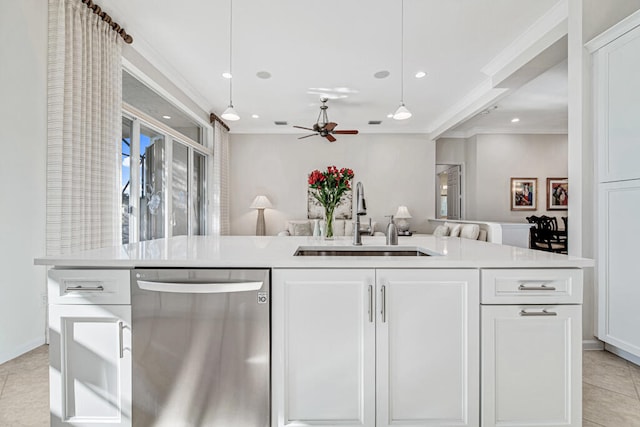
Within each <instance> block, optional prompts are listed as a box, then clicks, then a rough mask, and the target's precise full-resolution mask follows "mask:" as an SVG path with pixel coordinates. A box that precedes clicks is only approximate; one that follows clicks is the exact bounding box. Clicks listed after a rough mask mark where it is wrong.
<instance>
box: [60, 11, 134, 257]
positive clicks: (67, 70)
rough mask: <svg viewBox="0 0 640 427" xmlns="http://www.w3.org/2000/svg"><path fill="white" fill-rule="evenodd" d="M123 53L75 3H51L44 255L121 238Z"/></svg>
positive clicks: (116, 37)
mask: <svg viewBox="0 0 640 427" xmlns="http://www.w3.org/2000/svg"><path fill="white" fill-rule="evenodd" d="M121 52H122V39H121V38H120V36H119V35H118V34H117V33H116V32H115V31H113V30H112V29H111V27H110V26H109V25H108V24H107V23H105V22H103V21H102V19H100V17H98V16H97V15H96V14H94V13H93V11H92V10H91V9H89V8H88V7H86V6H85V5H84V4H82V2H81V1H80V0H49V58H48V152H47V253H48V254H49V255H57V254H65V253H69V252H74V251H78V250H86V249H93V248H98V247H105V246H111V245H116V244H119V243H120V239H121V237H120V223H121V217H120V215H121V214H120V209H121V208H120V188H119V187H120V186H119V178H120V155H121V154H120V143H119V141H120V138H121V127H122V113H121V108H122V76H121V73H122V64H121V63H122V54H121Z"/></svg>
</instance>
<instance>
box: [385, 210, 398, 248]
mask: <svg viewBox="0 0 640 427" xmlns="http://www.w3.org/2000/svg"><path fill="white" fill-rule="evenodd" d="M389 218H390V219H389V225H387V245H397V244H398V227H396V223H395V222H393V215H389Z"/></svg>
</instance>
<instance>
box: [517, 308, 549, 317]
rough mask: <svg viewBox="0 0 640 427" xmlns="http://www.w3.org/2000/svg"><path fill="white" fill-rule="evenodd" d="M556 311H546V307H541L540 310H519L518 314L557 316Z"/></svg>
mask: <svg viewBox="0 0 640 427" xmlns="http://www.w3.org/2000/svg"><path fill="white" fill-rule="evenodd" d="M557 315H558V313H556V312H555V311H547V309H546V308H545V309H543V310H542V311H526V310H520V316H557Z"/></svg>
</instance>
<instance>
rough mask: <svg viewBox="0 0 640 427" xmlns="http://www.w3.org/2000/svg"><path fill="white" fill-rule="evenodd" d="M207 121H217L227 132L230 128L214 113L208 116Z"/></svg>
mask: <svg viewBox="0 0 640 427" xmlns="http://www.w3.org/2000/svg"><path fill="white" fill-rule="evenodd" d="M209 121H210V122H211V123H213V122H218V123H220V124H221V125H222V127H223V128H225V129H226V130H227V132H229V131H230V130H231V129H229V126H227V124H226V123H225V122H223V121H222V119H221V118H220V117H218V116H216V115H215V114H214V113H211V115H210V116H209Z"/></svg>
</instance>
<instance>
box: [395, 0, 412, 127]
mask: <svg viewBox="0 0 640 427" xmlns="http://www.w3.org/2000/svg"><path fill="white" fill-rule="evenodd" d="M400 4H401V8H402V10H401V13H400V106H399V107H398V109H397V110H396V112H395V113H393V119H394V120H406V119H408V118H409V117H411V111H409V110H408V109H407V107H405V106H404V0H402V1H401V3H400Z"/></svg>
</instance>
